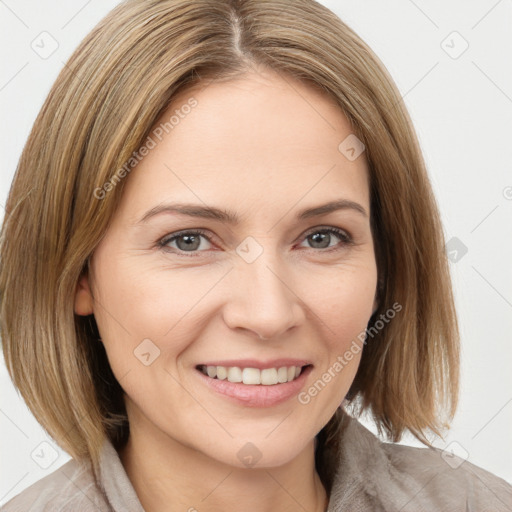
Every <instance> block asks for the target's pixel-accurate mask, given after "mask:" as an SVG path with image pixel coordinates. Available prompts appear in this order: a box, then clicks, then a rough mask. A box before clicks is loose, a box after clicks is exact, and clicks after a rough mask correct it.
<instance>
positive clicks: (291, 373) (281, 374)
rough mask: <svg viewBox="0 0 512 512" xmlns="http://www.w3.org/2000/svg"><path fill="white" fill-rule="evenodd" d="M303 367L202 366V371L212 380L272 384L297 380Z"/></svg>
mask: <svg viewBox="0 0 512 512" xmlns="http://www.w3.org/2000/svg"><path fill="white" fill-rule="evenodd" d="M301 369H302V366H288V367H287V366H281V368H265V369H264V370H259V369H258V368H240V367H238V366H230V367H226V366H206V367H205V366H204V365H203V366H201V371H202V372H203V373H204V374H205V375H208V376H209V377H212V378H217V379H220V380H224V379H227V380H228V381H229V382H243V383H244V384H263V385H264V386H271V385H272V384H277V383H284V382H290V381H292V380H294V379H296V378H297V377H298V376H299V374H300V371H301Z"/></svg>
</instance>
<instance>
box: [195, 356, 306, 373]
mask: <svg viewBox="0 0 512 512" xmlns="http://www.w3.org/2000/svg"><path fill="white" fill-rule="evenodd" d="M310 364H312V363H311V362H310V361H307V360H306V359H292V358H281V359H272V360H269V361H259V360H257V359H236V360H235V359H233V360H231V361H228V360H222V361H209V362H206V363H200V364H198V365H197V366H225V367H228V368H229V367H232V366H238V367H239V368H257V369H259V370H265V369H266V368H281V367H282V366H307V365H310Z"/></svg>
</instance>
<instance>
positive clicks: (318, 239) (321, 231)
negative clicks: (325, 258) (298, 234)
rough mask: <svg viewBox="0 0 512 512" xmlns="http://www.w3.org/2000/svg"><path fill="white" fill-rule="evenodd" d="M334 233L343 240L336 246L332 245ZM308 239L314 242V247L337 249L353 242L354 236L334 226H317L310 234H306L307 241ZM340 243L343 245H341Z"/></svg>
mask: <svg viewBox="0 0 512 512" xmlns="http://www.w3.org/2000/svg"><path fill="white" fill-rule="evenodd" d="M333 235H334V237H335V238H338V239H339V240H341V243H337V244H336V243H335V244H334V246H333V245H330V242H331V241H332V238H333ZM308 240H310V241H311V243H312V244H313V247H312V248H313V249H329V250H331V249H332V250H336V249H340V248H342V247H343V246H346V245H350V244H352V238H351V236H350V235H349V234H348V233H347V232H346V231H343V230H342V229H339V228H334V227H329V228H315V229H314V230H313V231H310V232H309V233H308V234H306V238H305V241H308ZM340 245H341V246H342V247H339V246H340Z"/></svg>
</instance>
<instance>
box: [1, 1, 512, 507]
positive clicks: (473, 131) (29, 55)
mask: <svg viewBox="0 0 512 512" xmlns="http://www.w3.org/2000/svg"><path fill="white" fill-rule="evenodd" d="M117 3H118V2H117V1H116V0H103V1H101V2H100V1H99V0H89V1H85V0H80V1H78V0H73V1H66V2H65V1H64V0H61V1H58V0H40V1H38V2H34V1H32V2H29V1H26V0H18V1H15V0H0V41H1V44H0V55H1V64H2V65H1V75H0V106H1V114H2V124H1V136H0V144H1V149H0V154H1V155H2V160H1V169H2V170H1V176H0V205H1V208H0V215H1V216H2V218H3V215H4V209H3V207H4V205H5V200H6V197H7V193H8V189H9V186H10V183H11V180H12V177H13V174H14V170H15V168H16V164H17V161H18V158H19V156H20V153H21V150H22V148H23V145H24V142H25V140H26V138H27V136H28V134H29V131H30V128H31V126H32V123H33V122H34V120H35V117H36V115H37V113H38V111H39V109H40V108H41V106H42V103H43V101H44V99H45V97H46V95H47V94H48V91H49V89H50V87H51V85H52V84H53V82H54V80H55V78H56V77H57V74H58V72H59V71H60V69H61V68H62V67H63V65H64V62H65V61H66V60H67V59H68V57H69V56H70V55H71V53H72V51H73V50H74V49H75V48H76V46H77V45H78V43H79V42H80V41H81V40H82V38H83V37H84V36H85V35H86V34H87V33H88V32H89V31H90V30H91V29H92V28H93V26H94V25H95V24H96V23H97V22H98V21H99V20H100V19H101V18H102V17H103V16H104V15H105V14H106V13H107V12H108V11H109V10H110V9H111V8H112V7H114V5H116V4H117ZM321 3H323V4H324V5H326V6H327V7H329V8H331V9H332V10H334V11H335V12H336V14H338V15H339V16H340V17H341V19H342V20H344V21H345V22H346V23H347V24H348V25H349V26H351V27H352V28H353V29H355V31H356V32H357V33H358V34H359V35H360V36H361V37H362V38H363V39H364V40H365V41H366V42H367V43H368V44H369V45H370V46H371V47H372V48H373V50H374V51H375V52H376V53H377V55H378V56H379V57H380V58H381V60H382V61H383V62H384V64H385V65H386V66H387V68H388V69H389V71H390V73H391V75H392V76H393V78H394V79H395V81H396V83H397V85H398V87H399V89H400V91H401V93H402V95H403V96H404V101H405V104H406V106H407V107H408V109H409V111H410V113H411V116H412V118H413V122H414V124H415V126H416V129H417V132H418V135H419V138H420V143H421V145H422V148H423V151H424V153H425V157H426V160H427V164H428V168H429V172H430V176H431V179H432V183H433V186H434V190H435V193H436V196H437V199H438V202H439V206H440V209H441V213H442V218H443V223H444V229H445V235H446V239H447V240H450V239H452V238H453V237H457V238H458V239H459V240H460V242H461V243H463V244H464V245H465V246H466V247H467V249H468V250H467V253H466V254H464V255H463V256H462V257H460V255H461V253H460V252H459V253H458V254H459V256H458V258H459V259H458V261H457V262H452V263H451V270H452V275H453V280H454V286H455V293H456V301H457V309H458V313H459V319H460V323H461V333H462V381H461V388H462V395H461V402H460V406H459V410H458V413H457V415H456V417H455V420H454V422H453V424H452V429H451V431H450V432H449V433H447V435H446V437H445V440H444V441H443V440H439V441H438V442H437V443H436V445H437V446H439V447H440V448H444V447H445V446H447V445H449V444H450V443H451V445H450V447H451V448H452V449H453V451H454V452H455V453H456V454H458V455H461V456H463V457H465V458H466V457H467V459H468V460H469V461H470V462H472V463H474V464H477V465H479V466H481V467H483V468H485V469H487V470H489V471H491V472H493V473H495V474H497V475H499V476H501V477H502V478H504V479H506V480H507V481H508V482H510V483H512V435H511V434H510V432H512V430H511V426H512V372H511V366H512V348H511V343H510V340H511V336H510V332H511V331H512V172H511V163H510V162H512V158H511V157H512V140H511V136H512V67H511V64H510V63H511V62H512V60H511V56H512V31H511V30H510V20H511V19H512V3H511V2H510V1H509V0H500V1H496V0H482V1H478V2H476V1H465V2H463V1H462V0H458V1H451V2H442V1H440V0H436V1H429V2H427V1H420V0H415V1H414V2H413V1H411V0H392V1H391V0H387V1H386V2H380V1H376V0H373V1H368V0H364V1H362V0H324V1H323V2H321ZM43 31H46V32H48V33H49V34H51V36H52V37H53V38H54V39H55V40H56V41H57V43H58V48H57V49H56V51H55V52H54V53H53V54H52V55H50V56H48V58H45V59H43V58H41V57H40V56H39V55H38V54H37V53H36V52H35V51H34V50H33V49H32V47H31V44H32V42H33V41H34V40H35V43H34V44H37V43H38V41H40V38H41V37H46V38H47V39H46V43H47V44H46V45H45V47H46V48H50V47H51V40H50V39H48V38H49V36H46V35H43V36H39V35H40V34H41V32H43ZM454 31H456V32H457V33H458V34H459V35H457V34H453V32H454ZM443 41H444V42H443ZM465 41H466V42H467V43H466V42H465ZM39 44H41V43H39ZM466 44H468V45H469V46H468V48H467V49H466V50H465V51H464V52H463V53H461V54H460V55H459V53H460V52H461V51H462V50H463V49H464V47H465V45H466ZM447 52H448V53H447ZM449 53H451V56H450V55H449ZM453 57H457V58H453ZM451 243H455V242H453V241H452V242H451ZM27 321H30V319H27ZM0 381H1V386H2V388H1V389H2V394H1V399H0V432H1V435H0V449H1V461H2V463H1V473H0V504H3V503H5V502H6V501H8V500H9V499H10V498H12V497H13V496H14V495H16V494H18V493H19V492H21V491H22V490H23V489H24V488H26V487H27V486H28V485H30V484H31V483H33V482H35V481H36V480H39V479H40V478H42V477H43V476H46V475H47V474H50V473H51V472H53V471H54V470H56V469H57V468H58V467H59V466H60V465H62V464H63V463H65V462H66V461H67V460H69V456H68V455H67V454H66V453H64V452H62V451H61V450H60V449H59V448H58V447H57V446H56V445H55V443H53V441H52V440H51V439H49V438H48V436H47V435H46V433H45V432H44V431H43V430H42V428H41V427H40V426H39V425H38V424H37V423H36V421H35V419H34V418H33V416H32V415H31V413H30V412H29V411H28V409H27V407H26V406H25V404H24V402H23V401H22V400H21V399H20V397H19V396H18V394H17V393H16V391H15V390H14V388H13V386H12V384H11V382H10V379H9V377H8V374H7V371H6V369H5V366H4V364H3V359H2V360H1V363H0ZM363 423H364V424H365V425H366V426H367V427H369V428H370V429H371V430H373V431H374V432H376V430H375V428H374V427H373V425H372V424H371V423H370V422H369V421H368V420H365V421H363ZM41 442H47V443H48V444H47V445H42V446H40V443H41ZM403 443H404V444H410V445H414V446H422V445H421V444H420V443H419V442H417V441H415V440H414V439H413V438H411V437H406V438H405V439H404V441H403ZM52 448H53V450H55V451H52ZM41 450H43V451H44V452H45V454H46V456H45V457H46V459H45V460H46V464H50V465H49V466H48V467H47V468H41V467H40V466H39V465H38V463H36V460H37V456H36V455H37V453H40V452H41ZM31 454H32V455H33V457H34V458H32V457H31ZM52 454H53V457H52ZM53 459H54V460H53Z"/></svg>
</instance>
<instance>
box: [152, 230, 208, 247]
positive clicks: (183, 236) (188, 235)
mask: <svg viewBox="0 0 512 512" xmlns="http://www.w3.org/2000/svg"><path fill="white" fill-rule="evenodd" d="M201 238H203V239H205V240H207V241H208V243H210V239H209V238H208V236H206V232H205V231H203V230H200V229H198V230H194V231H182V232H181V233H176V234H174V235H172V236H170V237H165V238H163V239H162V240H160V241H159V242H158V245H159V246H160V247H162V248H163V249H173V251H172V252H176V251H177V252H192V253H194V252H202V251H197V250H198V249H199V247H200V246H201ZM174 242H176V247H172V246H171V244H172V243H174ZM203 245H204V244H203ZM207 249H208V247H207Z"/></svg>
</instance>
